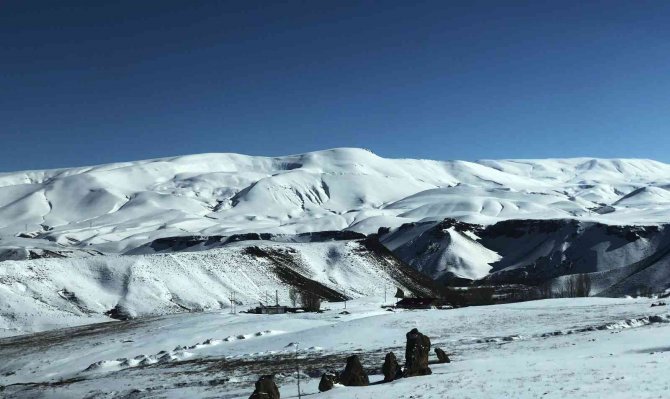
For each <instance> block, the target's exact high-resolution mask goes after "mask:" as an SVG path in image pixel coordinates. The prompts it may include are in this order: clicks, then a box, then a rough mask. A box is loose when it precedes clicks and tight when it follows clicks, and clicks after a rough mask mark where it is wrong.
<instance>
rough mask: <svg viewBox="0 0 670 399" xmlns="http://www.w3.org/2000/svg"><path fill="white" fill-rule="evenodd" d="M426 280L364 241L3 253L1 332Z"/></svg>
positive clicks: (417, 286) (412, 287)
mask: <svg viewBox="0 0 670 399" xmlns="http://www.w3.org/2000/svg"><path fill="white" fill-rule="evenodd" d="M430 286H432V281H431V280H430V279H428V278H427V277H424V276H423V275H421V274H419V273H417V272H416V271H415V270H414V269H412V268H409V267H407V266H406V265H404V264H402V263H401V262H399V261H398V260H397V258H395V257H394V256H393V255H392V254H391V253H390V252H388V250H386V249H385V248H384V247H382V246H381V245H379V244H378V243H375V242H372V241H371V240H348V241H333V242H323V243H295V244H284V243H268V242H263V243H258V242H252V243H249V242H246V243H239V244H233V245H230V246H227V247H225V248H222V249H212V250H208V251H199V252H183V253H174V254H153V255H137V256H111V255H108V256H95V257H88V258H74V259H35V260H26V261H6V262H3V263H2V266H1V267H0V336H1V335H14V334H19V333H25V332H33V331H42V330H46V329H51V328H56V327H65V326H71V325H79V324H88V323H95V322H101V321H109V320H111V319H110V318H109V317H108V315H109V316H113V317H116V318H127V317H136V316H147V315H161V314H169V313H176V312H184V311H187V312H190V311H204V310H216V309H224V308H225V309H230V305H231V294H233V293H234V294H235V302H236V303H238V304H239V305H245V306H246V307H249V306H251V305H253V306H256V305H257V304H258V302H261V301H262V302H264V303H267V302H271V303H274V301H275V290H276V291H277V293H278V297H279V300H280V302H281V303H283V304H285V305H286V304H288V303H290V302H289V298H288V292H289V288H290V287H297V288H298V289H299V290H300V291H309V292H313V293H315V294H317V295H319V296H320V297H322V298H324V299H327V300H336V301H337V300H342V299H346V298H357V297H360V296H365V295H383V294H384V291H385V290H387V291H388V292H389V296H390V293H392V292H395V291H393V290H395V287H400V288H402V289H404V290H405V291H406V292H410V293H415V294H417V295H431V294H432V291H431V288H430ZM112 309H114V311H112ZM238 309H239V310H244V309H245V307H242V306H240V308H238ZM110 311H112V312H111V313H110Z"/></svg>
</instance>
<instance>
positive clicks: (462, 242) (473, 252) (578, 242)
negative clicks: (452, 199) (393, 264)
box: [380, 219, 670, 296]
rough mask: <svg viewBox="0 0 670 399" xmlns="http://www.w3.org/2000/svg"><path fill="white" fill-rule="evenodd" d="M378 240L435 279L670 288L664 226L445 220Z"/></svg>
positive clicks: (620, 291)
mask: <svg viewBox="0 0 670 399" xmlns="http://www.w3.org/2000/svg"><path fill="white" fill-rule="evenodd" d="M380 239H381V241H382V243H384V245H386V246H387V247H389V248H390V249H391V250H393V251H394V252H395V253H396V255H398V256H399V257H400V258H401V259H403V260H405V261H406V262H408V263H409V264H410V265H412V266H413V267H415V268H416V269H418V270H421V271H423V272H424V273H426V274H428V275H430V276H432V277H433V278H436V279H442V280H446V281H451V282H458V281H459V279H467V280H476V279H484V280H485V281H486V282H487V283H495V284H509V283H521V284H533V285H534V284H541V283H544V282H547V281H551V280H554V279H558V278H559V277H560V276H565V275H571V274H578V273H588V274H590V275H591V277H592V280H593V293H594V294H601V295H614V296H618V295H626V294H630V295H635V294H639V293H641V292H647V291H649V290H651V291H652V292H663V291H665V290H666V289H668V288H670V226H668V225H653V226H614V225H604V224H600V223H595V222H584V221H579V220H570V219H559V220H506V221H501V222H498V223H496V224H493V225H488V226H484V225H475V224H469V223H463V222H458V221H456V220H453V219H445V220H443V221H441V222H424V223H412V224H407V225H403V226H401V227H399V228H397V229H392V230H389V231H388V232H383V233H382V234H381V236H380Z"/></svg>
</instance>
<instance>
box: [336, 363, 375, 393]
mask: <svg viewBox="0 0 670 399" xmlns="http://www.w3.org/2000/svg"><path fill="white" fill-rule="evenodd" d="M340 384H342V385H345V386H349V387H362V386H366V385H369V384H370V380H369V379H368V375H367V374H365V370H363V366H362V365H361V361H360V360H359V359H358V356H356V355H353V356H349V357H348V358H347V366H346V367H345V368H344V371H343V372H342V374H340Z"/></svg>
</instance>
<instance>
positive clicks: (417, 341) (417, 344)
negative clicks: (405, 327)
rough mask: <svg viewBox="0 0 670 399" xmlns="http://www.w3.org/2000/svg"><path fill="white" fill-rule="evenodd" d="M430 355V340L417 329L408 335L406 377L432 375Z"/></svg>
mask: <svg viewBox="0 0 670 399" xmlns="http://www.w3.org/2000/svg"><path fill="white" fill-rule="evenodd" d="M429 354H430V338H428V337H427V336H425V335H423V334H421V333H420V332H419V330H417V329H416V328H414V329H412V331H410V332H408V333H407V346H406V347H405V372H404V374H403V375H404V376H405V377H415V376H419V375H429V374H432V371H431V370H430V367H428V355H429Z"/></svg>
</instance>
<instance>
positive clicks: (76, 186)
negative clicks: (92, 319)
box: [0, 148, 670, 259]
mask: <svg viewBox="0 0 670 399" xmlns="http://www.w3.org/2000/svg"><path fill="white" fill-rule="evenodd" d="M669 185H670V165H667V164H663V163H660V162H656V161H650V160H623V159H613V160H604V159H555V160H505V161H478V162H466V161H430V160H412V159H385V158H381V157H379V156H377V155H375V154H373V153H371V152H369V151H366V150H361V149H346V148H345V149H334V150H327V151H318V152H312V153H306V154H300V155H292V156H284V157H273V158H270V157H253V156H245V155H237V154H201V155H191V156H183V157H175V158H164V159H156V160H148V161H137V162H125V163H117V164H109V165H101V166H92V167H81V168H69V169H58V170H42V171H25V172H13V173H5V174H1V175H0V259H25V258H35V257H41V256H52V255H54V256H55V255H57V254H59V253H62V254H65V255H67V256H72V255H75V256H77V255H89V254H93V253H126V252H128V251H130V250H133V249H134V248H137V247H139V246H141V245H144V244H146V243H149V242H151V241H153V240H155V239H157V238H161V237H173V236H180V235H205V236H212V235H221V236H227V235H231V234H243V233H249V232H263V233H276V234H295V233H303V232H314V231H324V230H343V229H349V230H353V231H357V232H362V233H366V234H367V233H373V232H376V231H377V229H378V228H379V227H398V226H400V225H402V224H405V223H413V222H419V221H431V220H432V221H439V220H442V219H444V218H445V217H449V218H456V219H458V220H461V221H465V222H469V223H477V224H485V225H488V224H493V223H495V222H498V221H500V220H509V219H565V218H568V219H578V220H584V221H597V222H600V223H604V224H626V225H635V224H656V223H662V222H665V221H667V220H669V216H670V202H669V201H668V198H670V195H668V194H667V193H668V191H667V187H669ZM45 251H51V253H49V252H46V253H45Z"/></svg>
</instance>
